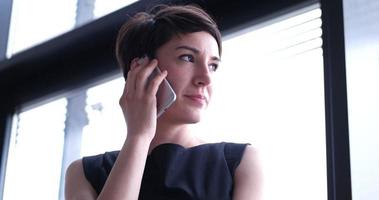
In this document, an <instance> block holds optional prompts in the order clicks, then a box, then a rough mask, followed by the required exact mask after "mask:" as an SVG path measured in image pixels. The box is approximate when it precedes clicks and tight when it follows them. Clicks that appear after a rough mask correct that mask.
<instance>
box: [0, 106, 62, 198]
mask: <svg viewBox="0 0 379 200" xmlns="http://www.w3.org/2000/svg"><path fill="white" fill-rule="evenodd" d="M66 104H67V102H66V100H65V99H60V100H57V101H54V102H51V103H48V104H45V105H43V106H40V107H37V108H34V109H31V110H28V111H25V112H22V113H20V114H19V116H18V121H16V122H17V125H16V126H15V127H14V129H15V130H14V131H13V134H12V135H11V143H10V148H9V153H8V162H7V169H6V175H5V176H6V177H5V187H4V197H3V199H4V200H21V199H41V200H51V199H57V198H58V192H59V186H60V178H61V165H62V153H63V144H64V121H65V117H66Z"/></svg>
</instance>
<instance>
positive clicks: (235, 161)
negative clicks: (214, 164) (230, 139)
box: [224, 143, 249, 177]
mask: <svg viewBox="0 0 379 200" xmlns="http://www.w3.org/2000/svg"><path fill="white" fill-rule="evenodd" d="M247 145H249V144H237V143H225V147H224V154H225V160H226V162H227V164H228V168H229V172H230V175H231V177H234V172H235V170H236V168H237V167H238V165H239V164H240V162H241V159H242V156H243V153H244V152H245V149H246V146H247Z"/></svg>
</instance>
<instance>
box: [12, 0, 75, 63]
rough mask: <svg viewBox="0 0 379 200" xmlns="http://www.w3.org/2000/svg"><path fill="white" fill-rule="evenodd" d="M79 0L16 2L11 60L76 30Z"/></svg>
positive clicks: (26, 0) (15, 0)
mask: <svg viewBox="0 0 379 200" xmlns="http://www.w3.org/2000/svg"><path fill="white" fill-rule="evenodd" d="M76 2H77V0H65V1H61V0H33V1H29V0H14V1H13V6H12V18H11V26H10V34H9V41H8V49H7V57H8V58H9V57H11V56H12V55H13V54H16V53H18V52H20V51H23V50H25V49H28V48H30V47H33V46H35V45H37V44H40V43H42V42H45V41H47V40H49V39H51V38H53V37H56V36H58V35H60V34H62V33H64V32H67V31H69V30H71V29H72V28H74V25H75V14H76Z"/></svg>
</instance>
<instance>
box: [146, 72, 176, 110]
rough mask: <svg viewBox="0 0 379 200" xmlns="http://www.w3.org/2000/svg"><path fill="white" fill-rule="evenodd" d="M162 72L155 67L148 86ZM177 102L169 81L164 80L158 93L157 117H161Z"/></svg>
mask: <svg viewBox="0 0 379 200" xmlns="http://www.w3.org/2000/svg"><path fill="white" fill-rule="evenodd" d="M160 72H161V71H160V69H159V67H158V66H157V67H155V69H154V70H153V72H152V73H151V75H150V76H149V78H148V84H149V83H150V81H151V79H153V78H154V77H156V76H157V75H158V74H160ZM175 100H176V94H175V92H174V90H173V89H172V87H171V85H170V83H169V82H168V81H167V79H166V78H165V79H163V81H162V83H161V85H160V86H159V88H158V92H157V117H160V116H161V115H162V114H163V113H164V112H165V111H166V110H167V108H169V107H170V106H171V105H172V104H173V103H174V102H175Z"/></svg>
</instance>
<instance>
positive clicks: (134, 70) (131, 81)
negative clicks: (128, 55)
mask: <svg viewBox="0 0 379 200" xmlns="http://www.w3.org/2000/svg"><path fill="white" fill-rule="evenodd" d="M141 61H142V63H141ZM143 62H144V60H143V59H141V58H134V59H133V60H132V61H131V63H130V70H129V72H128V75H127V79H126V82H127V89H128V91H129V93H130V94H134V93H135V90H136V74H138V73H139V72H140V71H141V69H142V67H140V66H141V64H143Z"/></svg>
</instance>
